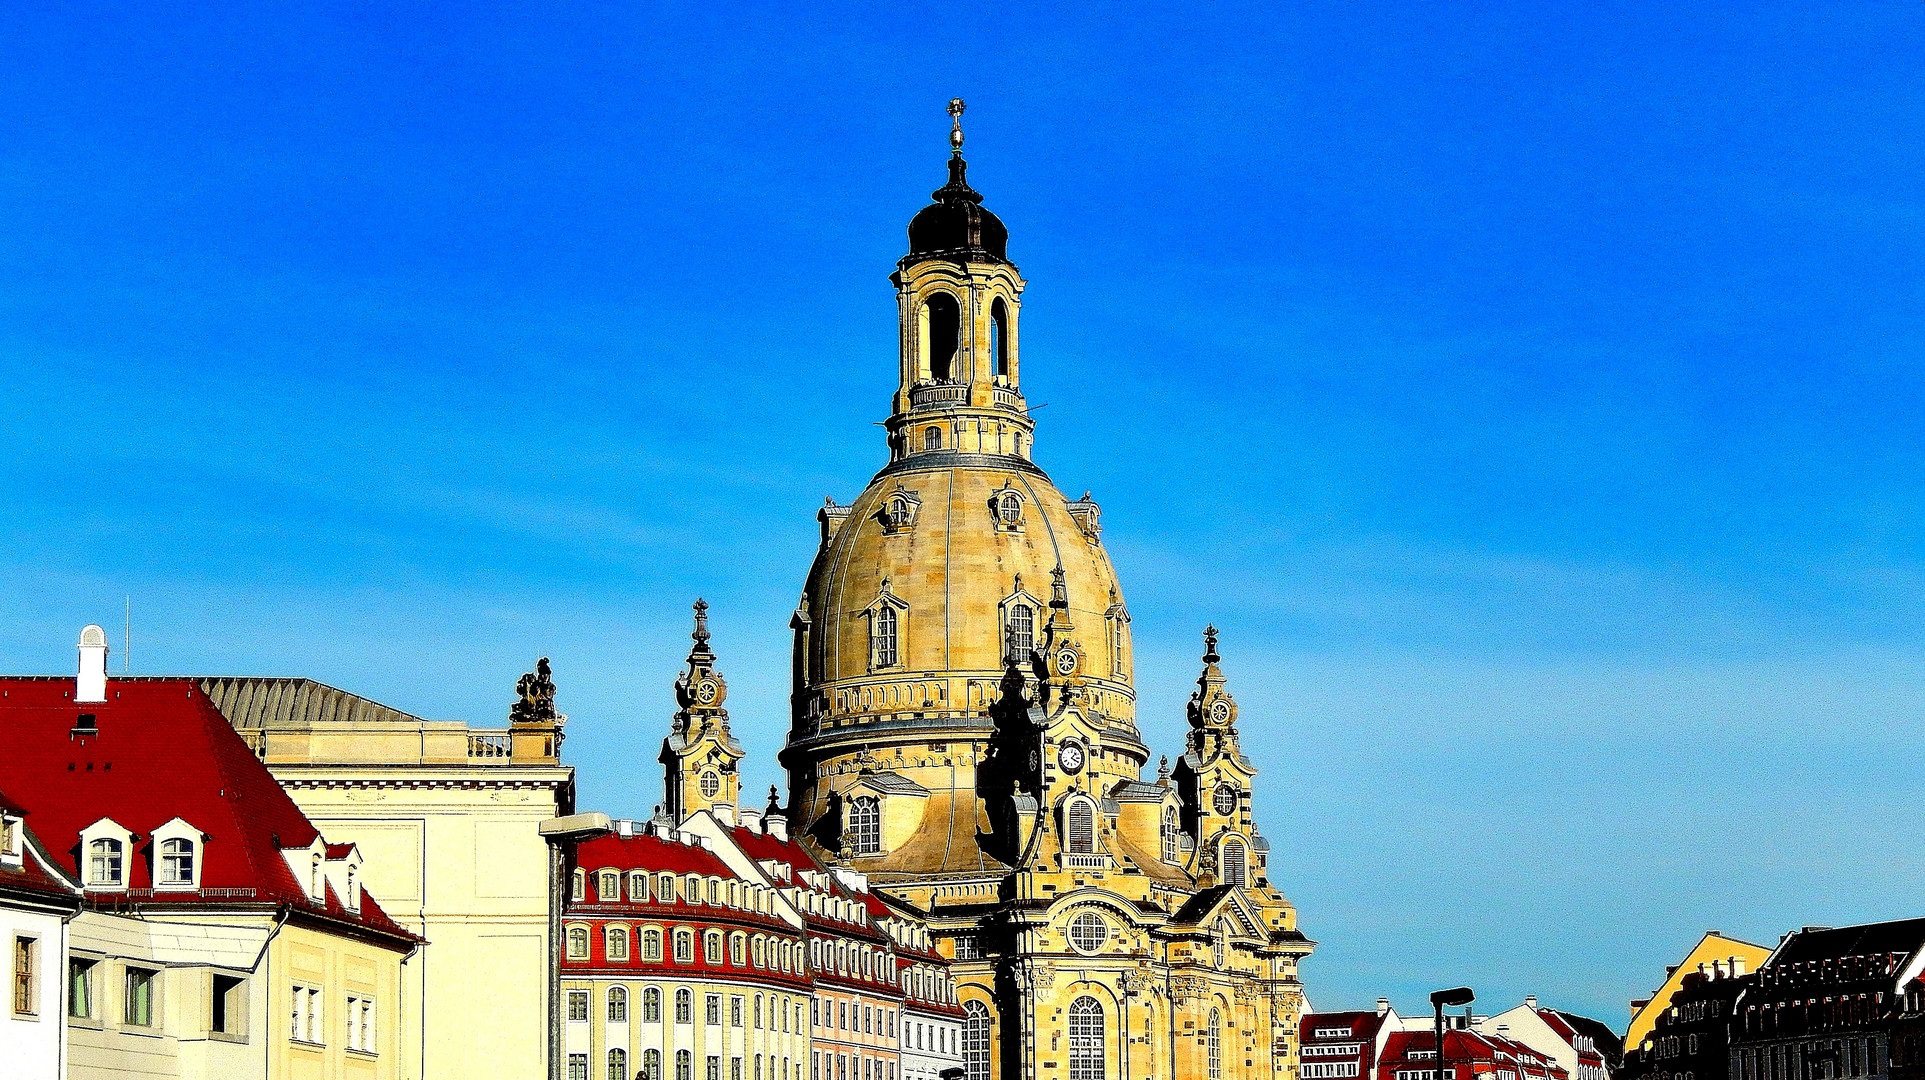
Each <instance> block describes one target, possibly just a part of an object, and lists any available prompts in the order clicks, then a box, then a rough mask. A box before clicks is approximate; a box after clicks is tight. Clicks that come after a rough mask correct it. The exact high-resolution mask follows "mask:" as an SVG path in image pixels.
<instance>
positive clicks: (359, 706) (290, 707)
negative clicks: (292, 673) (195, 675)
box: [200, 678, 427, 731]
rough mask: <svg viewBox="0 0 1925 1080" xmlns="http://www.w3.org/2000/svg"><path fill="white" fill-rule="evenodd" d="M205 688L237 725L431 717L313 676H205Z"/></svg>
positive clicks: (416, 722)
mask: <svg viewBox="0 0 1925 1080" xmlns="http://www.w3.org/2000/svg"><path fill="white" fill-rule="evenodd" d="M200 688H201V692H202V693H204V694H206V695H207V697H208V699H209V700H210V701H212V702H213V703H214V707H215V708H217V709H219V710H220V711H221V715H222V716H225V717H227V722H228V723H230V724H233V725H234V726H235V727H236V728H237V729H240V730H244V731H245V730H250V729H260V728H289V727H293V728H300V727H310V726H312V725H314V724H318V723H329V722H335V723H400V724H413V725H419V724H423V723H426V722H427V721H425V720H423V719H421V718H420V717H419V716H414V715H411V714H409V713H404V712H402V711H401V710H400V709H396V708H392V707H390V706H387V705H383V704H381V703H380V702H378V701H369V700H368V699H367V698H364V697H361V696H359V695H357V694H350V693H348V692H347V691H346V690H337V689H335V688H334V687H332V686H329V685H327V684H326V683H319V682H315V681H314V680H313V679H253V678H205V679H202V680H200Z"/></svg>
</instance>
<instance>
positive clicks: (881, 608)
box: [869, 602, 900, 668]
mask: <svg viewBox="0 0 1925 1080" xmlns="http://www.w3.org/2000/svg"><path fill="white" fill-rule="evenodd" d="M898 644H899V641H898V637H897V619H896V609H895V608H894V607H893V606H891V605H890V604H889V603H887V602H883V603H879V604H877V605H876V610H875V613H874V614H873V615H872V616H871V617H870V620H869V657H870V663H871V666H873V667H879V668H886V667H895V666H896V664H897V663H898V662H899V659H900V654H899V652H898V649H897V646H898Z"/></svg>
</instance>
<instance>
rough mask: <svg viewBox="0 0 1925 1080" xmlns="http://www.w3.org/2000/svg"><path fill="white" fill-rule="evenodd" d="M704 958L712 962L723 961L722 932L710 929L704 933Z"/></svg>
mask: <svg viewBox="0 0 1925 1080" xmlns="http://www.w3.org/2000/svg"><path fill="white" fill-rule="evenodd" d="M702 959H703V960H704V961H706V962H708V963H711V964H719V963H721V962H722V932H721V931H720V930H710V931H709V932H708V933H706V934H704V935H702Z"/></svg>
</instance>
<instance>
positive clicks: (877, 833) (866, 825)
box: [848, 795, 882, 855]
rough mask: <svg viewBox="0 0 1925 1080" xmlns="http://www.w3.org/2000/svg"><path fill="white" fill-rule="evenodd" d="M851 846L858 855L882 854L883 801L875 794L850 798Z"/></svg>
mask: <svg viewBox="0 0 1925 1080" xmlns="http://www.w3.org/2000/svg"><path fill="white" fill-rule="evenodd" d="M848 835H849V847H850V849H851V850H853V851H854V852H855V853H856V854H857V855H880V854H882V803H881V800H879V799H877V798H876V797H875V796H874V795H858V796H856V797H855V798H854V799H851V800H849V833H848Z"/></svg>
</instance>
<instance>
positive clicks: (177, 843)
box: [160, 837, 194, 885]
mask: <svg viewBox="0 0 1925 1080" xmlns="http://www.w3.org/2000/svg"><path fill="white" fill-rule="evenodd" d="M193 883H194V842H193V841H192V840H188V839H186V838H184V837H174V838H173V839H171V840H162V841H161V842H160V884H162V885H192V884H193Z"/></svg>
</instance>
